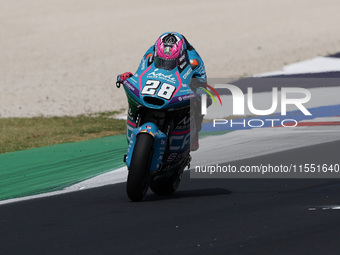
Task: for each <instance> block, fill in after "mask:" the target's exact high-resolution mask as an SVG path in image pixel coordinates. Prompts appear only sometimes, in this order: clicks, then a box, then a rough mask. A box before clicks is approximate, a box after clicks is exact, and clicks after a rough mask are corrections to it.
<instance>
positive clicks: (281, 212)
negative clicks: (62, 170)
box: [0, 140, 340, 255]
mask: <svg viewBox="0 0 340 255" xmlns="http://www.w3.org/2000/svg"><path fill="white" fill-rule="evenodd" d="M339 148H340V140H339V141H334V142H330V143H324V144H319V145H313V146H309V147H304V148H298V149H292V150H288V151H282V152H278V153H273V154H269V155H265V156H260V157H255V158H250V159H246V160H240V161H236V162H233V164H234V165H240V164H243V165H252V164H257V163H258V162H261V163H273V164H278V162H279V163H287V164H288V163H289V164H290V163H312V162H311V161H313V163H336V162H337V163H339ZM339 191H340V179H332V180H330V179H190V177H189V172H188V171H187V172H185V175H184V179H183V181H182V183H181V186H180V189H179V190H178V191H177V192H176V193H175V194H174V195H172V196H167V197H159V196H156V195H153V194H152V193H148V195H147V197H146V200H145V201H143V202H139V203H133V202H129V200H128V198H127V196H126V193H125V183H121V184H116V185H109V186H104V187H101V188H96V189H91V190H85V191H79V192H73V193H68V194H63V195H59V196H53V197H45V198H40V199H35V200H28V201H23V202H17V203H12V204H6V205H2V206H0V232H1V238H0V254H2V255H4V254H339V250H340V242H339V240H340V239H339V232H340V220H339V218H340V210H332V209H325V208H326V207H327V206H331V205H339V204H340V192H339ZM309 208H313V210H308V209H309ZM322 208H324V209H322Z"/></svg>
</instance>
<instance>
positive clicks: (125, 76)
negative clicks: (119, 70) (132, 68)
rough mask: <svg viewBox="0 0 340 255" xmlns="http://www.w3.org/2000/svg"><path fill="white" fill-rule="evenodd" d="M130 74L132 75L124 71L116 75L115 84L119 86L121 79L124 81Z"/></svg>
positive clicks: (131, 74)
mask: <svg viewBox="0 0 340 255" xmlns="http://www.w3.org/2000/svg"><path fill="white" fill-rule="evenodd" d="M131 76H133V73H130V72H125V73H123V74H120V75H118V76H117V82H116V86H117V87H118V88H119V87H120V84H122V83H123V81H125V80H126V79H128V78H130V77H131Z"/></svg>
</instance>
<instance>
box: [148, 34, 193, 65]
mask: <svg viewBox="0 0 340 255" xmlns="http://www.w3.org/2000/svg"><path fill="white" fill-rule="evenodd" d="M186 48H187V47H186V43H185V39H184V37H183V36H182V35H181V34H179V33H176V32H167V33H164V34H162V35H161V36H160V37H159V38H158V39H157V41H156V44H155V52H154V56H155V66H156V67H157V68H161V69H166V70H172V69H174V68H175V67H176V66H178V65H179V63H180V59H181V60H182V59H184V58H183V55H186Z"/></svg>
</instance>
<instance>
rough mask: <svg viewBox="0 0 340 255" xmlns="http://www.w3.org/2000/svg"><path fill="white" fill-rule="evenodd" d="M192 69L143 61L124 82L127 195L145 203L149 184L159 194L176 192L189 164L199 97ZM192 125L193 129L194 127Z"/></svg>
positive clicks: (118, 84) (131, 198)
mask: <svg viewBox="0 0 340 255" xmlns="http://www.w3.org/2000/svg"><path fill="white" fill-rule="evenodd" d="M191 79H192V69H191V67H190V65H187V66H186V67H185V68H184V70H180V69H179V67H176V68H174V69H173V70H164V69H159V68H156V67H155V65H154V63H151V64H150V65H149V66H148V67H147V66H146V64H145V63H144V65H143V64H142V65H141V67H140V68H139V69H138V70H137V72H136V73H135V74H134V75H133V76H131V77H130V78H127V79H125V80H124V81H123V82H117V87H118V88H119V87H120V85H121V84H122V85H123V87H124V90H125V93H126V96H127V100H128V104H129V110H128V118H127V133H126V135H127V140H128V151H127V154H126V155H124V162H125V163H126V165H127V168H128V177H127V184H126V191H127V195H128V197H129V198H130V200H132V201H140V200H142V199H143V197H144V196H145V194H146V192H147V190H148V188H149V187H150V189H151V190H152V191H153V192H154V193H155V194H158V195H169V194H172V193H173V192H175V191H176V190H177V188H178V186H179V184H180V182H181V178H182V175H183V171H184V169H185V168H186V167H188V168H189V167H190V160H191V156H190V130H191V131H193V130H192V129H193V128H192V127H193V125H191V126H190V123H192V122H193V120H192V118H193V114H191V112H190V109H192V107H191V106H190V104H191V103H192V102H194V101H195V100H192V99H195V98H198V97H197V95H196V94H195V93H193V91H192V90H191V88H190V82H191ZM190 127H191V129H190Z"/></svg>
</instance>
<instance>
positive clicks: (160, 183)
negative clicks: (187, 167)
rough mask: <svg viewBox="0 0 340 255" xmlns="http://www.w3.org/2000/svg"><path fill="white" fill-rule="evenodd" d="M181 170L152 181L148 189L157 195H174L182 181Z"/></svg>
mask: <svg viewBox="0 0 340 255" xmlns="http://www.w3.org/2000/svg"><path fill="white" fill-rule="evenodd" d="M182 175H183V170H182V169H177V170H176V171H173V172H170V173H168V174H166V175H164V176H161V177H159V178H155V179H153V181H152V182H151V183H150V188H151V190H152V191H153V193H155V194H157V195H170V194H172V193H174V192H175V191H176V190H177V188H178V186H179V184H180V182H181V179H182Z"/></svg>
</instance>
